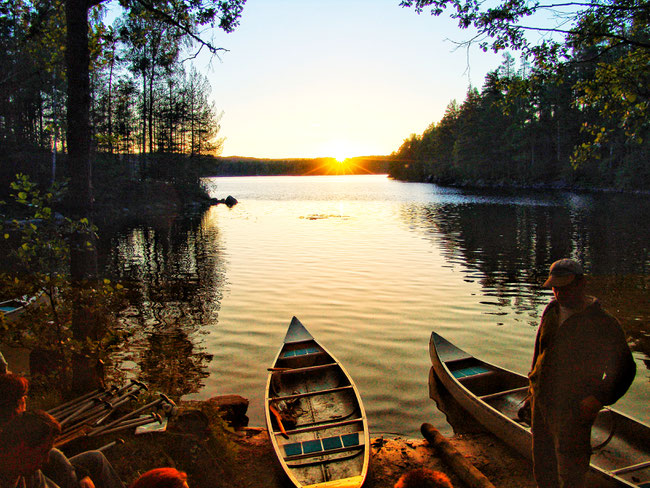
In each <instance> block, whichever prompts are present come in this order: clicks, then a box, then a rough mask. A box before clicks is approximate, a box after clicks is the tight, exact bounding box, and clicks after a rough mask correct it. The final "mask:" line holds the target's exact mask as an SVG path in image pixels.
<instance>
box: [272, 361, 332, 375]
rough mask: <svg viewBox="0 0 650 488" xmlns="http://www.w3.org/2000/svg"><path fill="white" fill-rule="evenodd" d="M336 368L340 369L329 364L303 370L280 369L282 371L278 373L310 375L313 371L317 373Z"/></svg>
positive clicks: (306, 367) (303, 368)
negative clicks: (320, 370)
mask: <svg viewBox="0 0 650 488" xmlns="http://www.w3.org/2000/svg"><path fill="white" fill-rule="evenodd" d="M334 367H338V364H336V363H327V364H318V365H316V366H305V367H302V368H278V369H280V371H278V372H279V373H282V374H293V373H309V372H312V371H317V370H319V369H326V368H334Z"/></svg>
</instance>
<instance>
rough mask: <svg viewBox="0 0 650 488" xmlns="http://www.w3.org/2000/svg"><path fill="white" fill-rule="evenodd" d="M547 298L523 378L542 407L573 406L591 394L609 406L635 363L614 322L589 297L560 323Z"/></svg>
mask: <svg viewBox="0 0 650 488" xmlns="http://www.w3.org/2000/svg"><path fill="white" fill-rule="evenodd" d="M559 317H560V306H559V303H558V302H557V301H556V300H552V301H551V302H550V303H549V304H548V306H547V307H546V309H545V310H544V313H543V314H542V320H541V325H540V327H539V330H538V331H537V338H536V339H535V352H534V354H533V364H532V368H531V372H530V373H529V375H528V377H529V379H530V393H531V395H532V397H533V399H539V400H542V402H543V404H544V405H545V406H546V407H547V408H560V409H563V408H569V409H571V408H577V405H578V404H579V402H580V401H581V400H582V399H584V398H587V397H588V396H591V395H593V396H594V397H596V399H598V401H599V402H600V403H602V404H603V405H611V404H613V403H615V402H616V401H617V400H618V399H619V398H620V397H622V396H623V394H625V392H626V391H627V390H628V388H629V387H630V385H631V384H632V380H633V379H634V375H635V374H636V364H635V363H634V359H633V357H632V353H631V352H630V348H629V346H628V345H627V342H626V340H625V334H624V333H623V329H622V328H621V326H620V324H619V322H618V321H617V320H616V319H615V318H614V317H613V316H611V315H610V314H609V313H607V312H606V311H605V310H604V309H603V308H602V307H601V305H600V303H599V302H598V300H596V299H594V300H593V302H592V303H591V304H590V305H588V306H587V307H586V308H585V309H584V310H582V311H581V312H577V313H575V314H573V315H571V316H570V317H569V318H568V319H566V320H565V321H564V323H562V324H561V325H560V323H559Z"/></svg>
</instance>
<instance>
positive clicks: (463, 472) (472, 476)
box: [420, 423, 494, 488]
mask: <svg viewBox="0 0 650 488" xmlns="http://www.w3.org/2000/svg"><path fill="white" fill-rule="evenodd" d="M420 431H421V432H422V435H423V436H424V438H425V439H426V440H427V441H429V444H431V446H432V447H433V448H434V449H436V451H437V452H438V454H439V455H440V457H441V458H442V459H443V460H444V461H445V462H446V463H447V464H449V466H450V467H451V469H453V470H454V472H455V473H456V474H457V475H458V477H459V478H460V479H461V480H463V482H464V483H466V484H467V485H468V486H469V487H470V488H494V485H493V484H492V483H490V480H489V479H487V478H486V477H485V475H484V474H483V473H481V472H480V471H479V470H478V469H476V468H475V467H474V465H473V464H472V463H470V462H469V461H468V460H467V459H465V457H464V456H463V455H462V454H461V453H460V452H458V450H457V449H456V448H455V447H454V446H453V445H452V444H451V442H449V441H448V440H447V439H446V438H445V436H443V435H442V434H441V433H440V432H439V431H438V429H436V428H435V427H434V426H433V425H431V424H427V423H424V424H422V427H420Z"/></svg>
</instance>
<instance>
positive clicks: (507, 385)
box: [431, 334, 650, 486]
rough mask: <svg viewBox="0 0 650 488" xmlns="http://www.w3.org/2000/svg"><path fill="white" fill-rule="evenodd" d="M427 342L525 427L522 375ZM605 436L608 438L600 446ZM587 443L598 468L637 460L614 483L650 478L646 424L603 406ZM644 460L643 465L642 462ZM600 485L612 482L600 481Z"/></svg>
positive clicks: (463, 380)
mask: <svg viewBox="0 0 650 488" xmlns="http://www.w3.org/2000/svg"><path fill="white" fill-rule="evenodd" d="M431 343H432V348H433V349H435V351H432V358H433V353H434V352H435V353H436V354H437V355H438V357H439V358H440V360H441V361H442V362H443V363H444V365H445V367H446V368H447V369H448V371H449V373H450V374H451V376H452V377H453V378H454V379H455V380H456V381H457V382H458V383H459V384H460V385H462V386H463V387H465V388H467V390H469V392H470V393H471V394H472V395H474V396H475V397H476V398H477V399H479V400H481V401H482V402H483V403H484V404H485V405H487V406H489V407H492V408H493V409H495V410H496V411H498V412H499V413H500V414H501V415H502V416H503V417H505V418H507V419H510V420H512V422H511V423H510V425H511V426H512V428H513V429H528V428H529V426H528V425H527V424H524V423H521V422H520V421H519V419H518V417H517V412H518V410H519V408H520V407H521V405H522V402H523V400H524V399H525V397H526V394H527V391H526V387H527V386H528V378H527V377H526V376H524V375H520V374H517V373H514V372H512V371H508V370H506V369H502V368H499V367H497V366H494V365H492V364H489V363H486V362H484V361H481V360H479V359H477V358H474V357H473V356H471V355H469V354H467V353H466V352H465V351H463V350H461V349H459V348H457V347H456V346H454V345H453V344H451V343H450V342H448V341H446V340H445V339H444V338H442V337H440V336H438V335H437V334H434V335H432V341H431ZM479 420H480V419H479ZM612 429H613V435H611V434H612ZM496 434H497V435H498V433H496ZM506 435H507V434H506ZM511 436H512V434H511ZM610 436H611V438H610ZM512 437H514V436H512ZM608 439H609V441H607V440H608ZM504 440H506V442H507V441H508V439H504ZM605 441H607V443H606V444H605V445H603V446H602V447H599V446H600V445H601V444H603V443H604V442H605ZM591 444H592V446H594V447H595V449H594V452H593V454H592V457H591V464H592V465H593V466H596V467H598V468H599V469H601V470H603V471H606V472H615V471H617V470H621V469H626V468H629V467H631V466H638V467H637V469H633V470H630V471H629V472H620V473H617V476H618V477H619V478H622V479H623V480H625V481H626V482H627V483H629V484H628V485H625V484H619V485H616V484H615V485H614V486H646V483H650V463H649V461H650V426H648V425H646V424H644V423H642V422H639V421H637V420H634V419H632V418H630V417H627V416H625V415H623V414H621V413H620V412H617V411H616V410H613V409H608V408H606V409H603V410H602V411H601V412H600V413H599V415H598V417H597V419H596V422H595V424H594V427H593V429H592V442H591ZM646 463H648V466H645V464H646ZM602 486H612V485H611V484H608V483H603V484H602ZM647 486H650V485H647Z"/></svg>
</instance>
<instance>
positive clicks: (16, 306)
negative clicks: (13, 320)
mask: <svg viewBox="0 0 650 488" xmlns="http://www.w3.org/2000/svg"><path fill="white" fill-rule="evenodd" d="M25 305H27V302H26V301H24V300H17V299H14V300H7V301H5V302H2V303H0V312H4V313H5V314H10V313H12V312H15V311H17V310H20V309H21V308H23V307H24V306H25Z"/></svg>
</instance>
